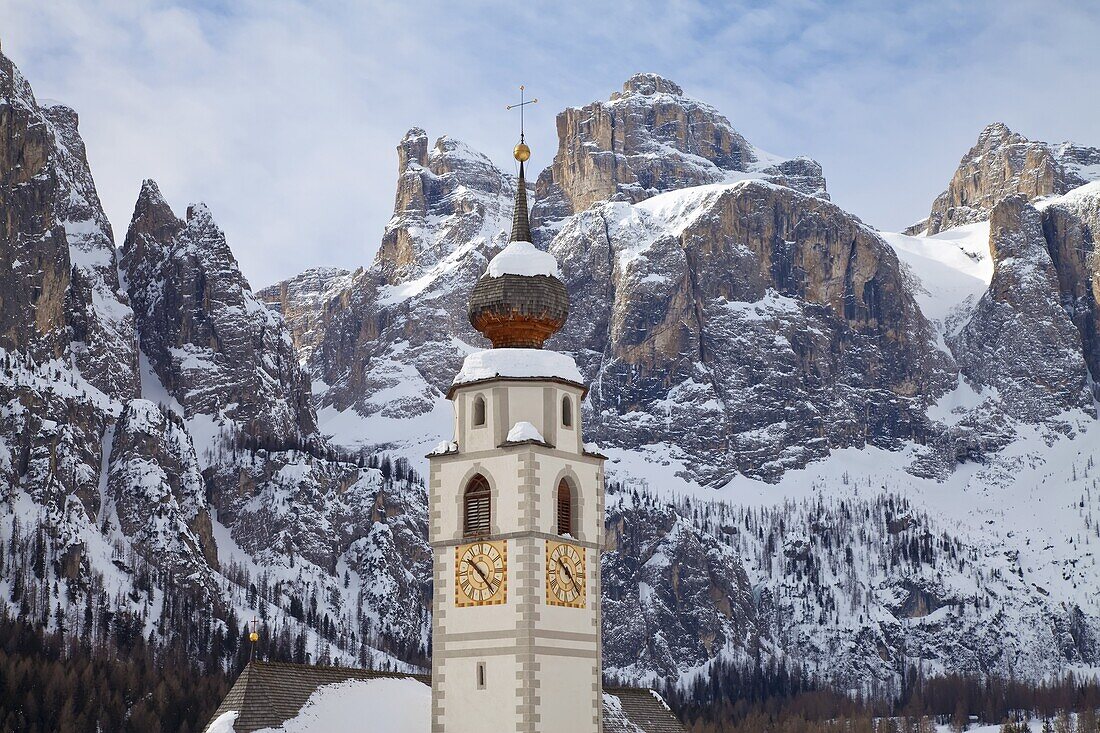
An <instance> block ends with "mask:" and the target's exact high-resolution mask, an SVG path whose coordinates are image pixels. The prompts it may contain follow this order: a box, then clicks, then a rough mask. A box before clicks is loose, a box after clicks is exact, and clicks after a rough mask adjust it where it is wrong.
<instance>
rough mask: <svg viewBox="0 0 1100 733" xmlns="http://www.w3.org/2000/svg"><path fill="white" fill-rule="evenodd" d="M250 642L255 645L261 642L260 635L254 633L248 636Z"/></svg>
mask: <svg viewBox="0 0 1100 733" xmlns="http://www.w3.org/2000/svg"><path fill="white" fill-rule="evenodd" d="M248 640H249V641H251V642H252V643H253V644H255V643H256V642H257V641H259V640H260V635H259V634H257V633H256V632H255V631H253V632H252V633H251V634H249V635H248Z"/></svg>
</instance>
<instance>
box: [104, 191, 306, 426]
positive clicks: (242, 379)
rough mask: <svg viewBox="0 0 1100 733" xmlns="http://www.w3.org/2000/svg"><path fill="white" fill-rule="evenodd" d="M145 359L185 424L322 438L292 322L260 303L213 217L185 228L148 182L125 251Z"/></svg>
mask: <svg viewBox="0 0 1100 733" xmlns="http://www.w3.org/2000/svg"><path fill="white" fill-rule="evenodd" d="M122 268H123V271H124V272H125V273H126V282H127V288H128V290H129V294H130V300H131V301H132V302H133V304H134V310H135V312H136V316H137V326H138V333H139V334H140V338H141V347H142V351H143V352H144V353H145V355H146V356H147V357H148V358H149V361H150V363H151V365H152V367H153V369H154V370H155V372H156V375H157V377H159V379H160V381H161V383H162V384H163V385H164V387H165V388H166V389H167V390H168V392H169V394H171V395H172V397H173V398H174V399H176V400H177V401H178V402H179V404H180V405H181V406H182V407H183V409H184V412H185V416H186V417H188V418H191V417H192V416H194V415H210V416H216V417H218V418H219V419H225V420H229V421H232V422H233V423H235V424H236V425H237V426H238V428H240V427H243V426H247V427H248V432H249V434H253V435H260V434H263V435H267V436H269V437H271V438H273V439H276V440H287V439H289V438H292V437H294V436H298V435H303V434H304V435H308V434H310V433H312V432H314V429H315V417H314V413H313V408H312V406H311V404H310V402H309V395H310V383H309V375H308V374H307V373H306V372H304V371H303V370H302V369H301V367H300V366H299V365H298V358H297V355H296V354H295V353H294V348H293V343H292V341H291V338H290V335H289V332H288V331H287V330H286V327H285V325H284V324H283V320H282V318H280V317H279V315H278V314H276V313H274V312H273V311H271V310H270V309H268V308H267V306H265V305H264V304H263V303H262V302H261V301H260V300H259V299H258V298H257V297H256V296H255V295H253V293H252V290H251V288H250V287H249V285H248V282H247V280H245V278H244V275H242V274H241V271H240V269H239V268H238V267H237V261H236V259H234V257H233V254H232V252H230V250H229V247H228V245H227V244H226V241H225V235H224V234H222V232H221V230H220V229H219V228H218V226H217V224H215V223H214V219H213V217H212V216H211V214H210V212H209V210H208V209H207V208H206V207H205V206H203V205H201V204H200V205H197V206H192V207H190V208H189V209H188V211H187V219H186V220H180V219H177V218H176V216H175V214H173V212H172V210H171V208H169V206H168V204H167V202H166V201H165V200H164V198H163V196H161V193H160V190H159V189H158V188H157V185H156V184H155V183H154V182H152V181H146V182H145V184H144V185H143V186H142V189H141V195H140V196H139V198H138V201H137V205H136V207H135V209H134V217H133V220H132V221H131V223H130V230H129V232H128V233H127V235H126V242H125V244H124V245H123V249H122Z"/></svg>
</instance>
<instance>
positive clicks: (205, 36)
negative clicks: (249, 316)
mask: <svg viewBox="0 0 1100 733" xmlns="http://www.w3.org/2000/svg"><path fill="white" fill-rule="evenodd" d="M1098 41H1100V3H1096V2H1093V1H1092V0H1076V1H1073V2H1071V1H1069V0H1044V2H1025V1H1019V0H1000V1H987V0H969V1H966V0H960V1H958V2H955V1H948V0H928V1H926V2H908V1H907V2H892V1H890V0H874V1H869V2H857V1H855V0H851V1H848V0H845V1H839V0H838V1H837V2H820V1H814V0H777V1H776V2H747V1H739V0H733V1H730V2H711V1H708V0H661V1H657V2H628V1H626V0H616V1H614V2H604V1H603V0H588V1H586V2H565V1H564V0H558V1H557V2H530V1H528V2H520V1H517V0H510V1H504V2H495V1H494V2H462V1H460V0H445V1H443V2H416V1H413V0H405V1H399V2H387V1H374V2H359V1H356V0H313V1H312V2H305V1H303V0H197V1H191V2H183V1H182V0H178V1H171V0H48V1H43V0H0V46H2V48H3V51H4V53H5V54H6V55H8V56H9V57H10V58H11V59H12V60H13V61H14V62H15V63H16V65H17V66H19V68H20V69H21V70H22V72H23V74H24V76H26V77H27V78H28V79H29V80H30V82H31V84H32V86H33V88H34V90H35V93H36V95H37V96H38V97H39V98H49V99H56V100H60V101H63V102H65V103H66V104H68V105H70V106H71V107H73V108H74V109H76V110H77V112H78V113H79V114H80V128H81V132H82V134H83V136H84V139H85V142H86V144H87V148H88V157H89V159H90V162H91V165H92V172H93V174H94V176H95V179H96V184H97V186H98V189H99V192H100V196H101V198H102V199H103V202H104V205H105V208H106V210H107V215H108V217H109V218H110V220H111V222H112V224H113V225H114V228H115V231H116V239H117V240H118V242H119V243H121V240H122V238H123V237H124V236H125V229H126V226H127V224H128V223H129V221H130V216H131V214H132V211H133V206H134V201H135V199H136V197H137V194H138V191H139V188H140V185H141V181H142V180H143V179H145V178H152V179H154V180H156V181H157V182H158V183H159V184H160V186H161V189H162V191H163V192H164V194H165V196H166V197H167V198H168V200H169V202H170V203H171V204H172V205H173V207H174V208H176V211H177V214H180V215H182V213H183V212H184V211H185V209H186V206H187V205H188V204H189V203H191V202H197V201H203V202H205V203H207V204H208V205H209V206H210V208H211V210H212V211H213V213H214V216H215V218H216V220H217V221H218V223H219V224H220V225H221V227H222V228H223V229H224V230H225V232H226V234H227V237H228V239H229V244H230V246H231V247H232V249H233V251H234V253H235V254H236V256H237V258H238V260H239V261H240V263H241V268H242V270H243V271H244V273H245V275H246V276H247V277H248V278H249V280H250V282H251V283H252V285H253V287H262V286H264V285H268V284H271V283H273V282H276V281H278V280H280V279H283V278H286V277H291V276H293V275H295V274H297V273H299V272H301V271H302V270H305V269H307V268H309V267H316V266H322V265H326V266H341V267H348V268H354V267H357V266H359V265H365V264H368V263H369V262H370V261H371V258H372V257H373V256H374V253H375V250H376V249H377V247H378V243H379V241H380V240H381V236H382V229H383V227H384V226H385V224H386V221H387V220H388V219H389V217H390V215H391V213H392V209H393V199H394V190H395V183H396V176H397V155H396V152H395V147H396V145H397V143H398V141H399V140H400V139H401V138H402V137H403V135H404V133H405V131H406V130H407V129H409V128H410V127H414V126H419V127H423V128H424V129H425V130H426V131H427V132H428V135H429V137H430V138H432V139H433V140H434V139H435V138H436V137H438V136H440V135H443V134H447V135H450V136H452V137H455V138H458V139H461V140H464V141H466V142H467V143H469V144H470V145H471V146H472V147H474V148H475V149H478V150H481V151H483V152H484V153H485V154H487V155H488V156H489V157H490V158H491V159H493V160H494V161H495V162H496V163H497V165H499V166H501V167H502V168H503V169H505V170H511V169H512V167H513V163H512V160H511V149H512V145H513V144H514V143H515V138H516V137H517V120H516V118H515V114H514V113H510V112H507V111H505V109H504V107H505V105H506V104H508V103H510V102H513V101H515V99H516V96H517V94H518V86H519V85H520V84H526V86H527V88H528V90H529V93H530V94H531V95H533V96H537V97H538V98H539V100H540V101H539V103H538V105H536V106H534V107H531V108H528V109H529V112H528V115H527V137H528V142H529V143H530V145H531V147H532V149H533V155H532V162H531V166H532V168H534V169H535V170H541V169H542V168H543V167H545V166H547V165H549V164H550V162H551V160H552V158H553V154H554V151H555V150H556V148H557V135H556V131H555V122H554V118H555V115H556V114H557V113H558V112H559V111H561V110H562V109H564V108H566V107H570V106H581V105H584V104H587V103H588V102H591V101H594V100H598V99H607V98H608V96H609V95H610V94H611V93H612V92H614V91H616V90H618V89H620V88H621V87H622V83H623V81H625V80H626V79H627V78H628V77H629V76H630V75H631V74H633V73H635V72H638V71H651V72H656V73H659V74H661V75H662V76H664V77H666V78H668V79H671V80H673V81H675V82H677V83H678V84H679V85H680V86H682V87H683V88H684V90H685V92H686V93H687V94H689V95H691V96H693V97H696V98H698V99H701V100H703V101H705V102H708V103H710V104H711V105H713V106H715V107H716V108H717V109H718V110H719V111H720V112H722V113H723V114H724V115H726V117H728V118H729V120H730V122H731V124H732V125H733V127H734V128H735V129H736V130H738V131H739V132H740V133H741V134H742V135H744V136H745V137H746V138H747V139H748V140H749V141H750V142H752V143H753V144H754V145H756V146H758V147H760V148H763V149H764V150H767V151H769V152H772V153H775V154H779V155H786V156H793V155H808V156H811V157H813V158H815V159H817V160H818V161H819V162H821V163H822V165H823V166H824V169H825V176H826V178H827V180H828V187H829V191H830V193H831V194H832V196H833V200H834V201H836V203H838V204H839V205H840V206H842V207H843V208H845V209H847V210H848V211H851V212H853V213H855V214H856V215H858V216H859V217H860V218H862V219H863V220H864V221H865V222H867V223H869V224H872V225H874V226H876V227H879V228H882V229H886V230H897V229H901V228H903V227H905V226H907V225H909V224H911V223H913V222H915V221H917V220H919V219H921V218H923V217H924V216H925V215H927V213H928V209H929V207H930V205H931V202H932V199H933V198H934V197H935V196H936V195H937V194H938V193H939V192H940V191H942V190H943V189H944V188H945V186H946V184H947V181H948V180H949V179H950V177H951V174H952V173H953V171H954V169H955V167H956V165H957V164H958V161H959V159H960V158H961V157H962V155H963V154H964V153H965V152H966V151H967V149H969V147H970V146H971V145H972V144H973V143H974V140H975V139H976V138H977V135H978V132H979V131H980V130H981V129H982V127H984V126H985V125H986V124H988V123H990V122H993V121H1002V122H1005V123H1006V124H1008V125H1009V127H1011V128H1012V129H1014V130H1016V131H1017V132H1020V133H1022V134H1024V135H1026V136H1027V137H1030V138H1033V139H1040V140H1048V141H1061V140H1066V139H1069V140H1075V141H1077V142H1081V143H1085V144H1092V145H1100V93H1097V90H1098V89H1100V64H1098V63H1096V59H1095V48H1096V44H1097V43H1098Z"/></svg>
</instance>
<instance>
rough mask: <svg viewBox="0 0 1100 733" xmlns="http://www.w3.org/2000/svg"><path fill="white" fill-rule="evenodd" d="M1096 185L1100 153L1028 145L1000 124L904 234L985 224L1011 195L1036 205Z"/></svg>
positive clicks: (982, 135) (981, 140)
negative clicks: (998, 204) (1038, 202)
mask: <svg viewBox="0 0 1100 733" xmlns="http://www.w3.org/2000/svg"><path fill="white" fill-rule="evenodd" d="M1097 179H1100V148H1089V147H1085V146H1081V145H1076V144H1073V143H1062V144H1059V145H1052V144H1050V143H1045V142H1040V141H1037V140H1029V139H1028V138H1026V137H1024V136H1023V135H1021V134H1019V133H1016V132H1013V131H1012V130H1011V129H1009V127H1008V126H1007V125H1005V124H1004V123H1002V122H994V123H992V124H990V125H987V126H986V127H985V128H983V129H982V131H981V132H980V133H979V134H978V139H977V141H976V142H975V144H974V146H973V147H971V148H970V150H969V151H968V152H967V153H966V155H964V156H963V157H962V160H961V161H960V162H959V166H958V168H957V169H956V171H955V175H954V176H953V177H952V179H951V181H950V183H949V184H948V186H947V190H946V191H944V192H943V193H941V194H940V195H939V196H938V197H937V198H936V200H935V201H933V202H932V211H931V213H930V214H929V215H928V218H927V219H925V220H923V221H920V222H918V223H917V224H914V225H913V226H911V227H909V228H908V229H907V230H906V233H907V234H917V233H921V232H926V233H928V234H936V233H938V232H940V231H943V230H946V229H951V228H953V227H956V226H959V225H962V224H970V223H974V222H977V221H982V220H984V219H987V218H989V214H990V212H991V211H992V210H993V207H994V206H995V205H996V204H997V202H998V201H1000V200H1001V199H1003V198H1005V197H1007V196H1010V195H1012V194H1016V193H1019V194H1023V195H1025V196H1027V197H1028V198H1029V199H1032V200H1035V199H1040V198H1042V197H1045V196H1050V195H1060V194H1064V193H1066V192H1067V191H1070V190H1072V189H1074V188H1076V187H1078V186H1081V185H1083V184H1085V183H1087V182H1089V181H1091V180H1097Z"/></svg>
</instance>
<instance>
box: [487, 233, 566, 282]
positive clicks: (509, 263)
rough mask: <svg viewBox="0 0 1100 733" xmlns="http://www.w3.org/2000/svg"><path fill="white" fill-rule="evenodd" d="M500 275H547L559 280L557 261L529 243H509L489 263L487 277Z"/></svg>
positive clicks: (559, 273)
mask: <svg viewBox="0 0 1100 733" xmlns="http://www.w3.org/2000/svg"><path fill="white" fill-rule="evenodd" d="M502 275H549V276H550V277H556V278H559V279H560V278H561V271H560V270H559V269H558V261H557V260H556V259H554V255H552V254H550V253H549V252H543V251H542V250H541V249H539V248H537V247H536V246H535V245H533V244H531V243H530V242H509V243H508V246H507V247H505V248H504V249H502V250H501V251H500V254H498V255H497V256H496V257H494V258H493V259H491V260H490V261H489V277H500V276H502Z"/></svg>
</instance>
